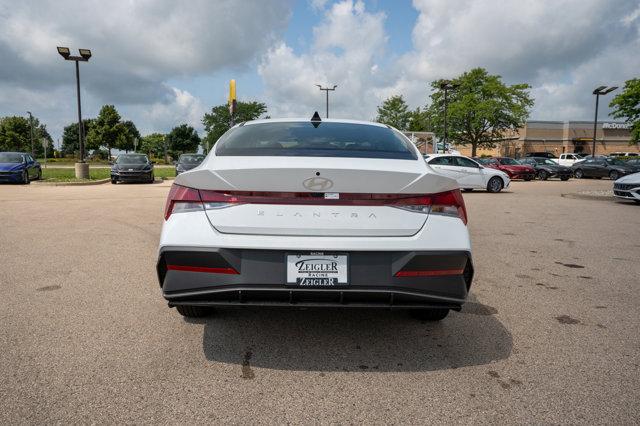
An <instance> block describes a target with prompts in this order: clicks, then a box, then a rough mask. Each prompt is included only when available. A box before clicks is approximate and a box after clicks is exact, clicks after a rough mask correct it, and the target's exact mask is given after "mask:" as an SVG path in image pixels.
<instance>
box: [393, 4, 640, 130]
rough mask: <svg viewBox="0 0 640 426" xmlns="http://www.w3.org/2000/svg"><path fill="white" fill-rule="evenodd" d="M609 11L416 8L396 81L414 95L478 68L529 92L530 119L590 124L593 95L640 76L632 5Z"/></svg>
mask: <svg viewBox="0 0 640 426" xmlns="http://www.w3.org/2000/svg"><path fill="white" fill-rule="evenodd" d="M615 3H616V4H615V5H613V4H612V3H611V2H610V1H607V0H589V1H582V0H567V1H563V2H558V1H556V0H539V1H535V2H505V1H502V0H483V1H470V0H454V1H448V2H446V4H445V3H444V2H440V1H437V0H414V6H415V7H416V9H417V10H418V11H419V13H420V15H419V18H418V22H417V23H416V25H415V27H414V29H413V43H414V47H415V48H414V51H413V52H411V53H409V54H407V55H405V56H404V57H403V58H402V60H401V61H400V63H401V65H400V66H399V68H401V69H404V70H406V73H405V75H404V76H402V77H401V78H400V81H401V82H403V84H404V85H406V86H413V87H415V86H416V84H417V83H416V82H425V81H432V80H435V79H438V78H448V77H452V76H455V75H458V74H460V73H461V72H463V71H465V70H468V69H470V68H473V67H477V66H482V67H485V68H487V69H488V70H489V72H491V73H494V74H499V75H502V76H503V78H504V80H505V81H506V82H508V83H521V82H526V83H529V84H531V85H532V86H533V94H534V96H535V97H536V106H535V108H534V110H533V113H532V117H533V118H545V119H560V120H563V119H588V118H590V115H591V114H592V110H593V106H592V99H591V97H592V96H591V95H590V93H591V91H592V90H593V88H594V87H596V86H598V85H600V84H616V83H617V84H620V83H622V82H623V81H624V80H625V79H628V78H631V77H634V76H636V75H637V70H638V69H639V68H640V58H639V57H638V55H633V54H630V53H631V52H637V51H640V37H639V36H638V29H639V28H640V25H638V22H637V21H638V20H637V17H635V15H636V14H637V10H638V9H636V8H637V2H635V1H632V0H629V1H627V0H622V1H617V2H615ZM634 9H635V10H636V12H634ZM396 84H398V83H396ZM409 98H410V99H411V96H409Z"/></svg>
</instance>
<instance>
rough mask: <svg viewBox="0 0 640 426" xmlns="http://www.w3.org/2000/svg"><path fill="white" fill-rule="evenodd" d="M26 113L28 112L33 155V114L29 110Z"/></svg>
mask: <svg viewBox="0 0 640 426" xmlns="http://www.w3.org/2000/svg"><path fill="white" fill-rule="evenodd" d="M27 114H29V132H30V134H31V156H32V157H33V156H35V151H34V149H35V148H34V146H33V115H32V114H31V111H27Z"/></svg>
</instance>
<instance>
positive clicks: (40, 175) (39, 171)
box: [36, 169, 42, 180]
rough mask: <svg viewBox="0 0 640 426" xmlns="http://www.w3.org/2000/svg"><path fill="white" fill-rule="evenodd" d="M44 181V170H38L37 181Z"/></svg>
mask: <svg viewBox="0 0 640 426" xmlns="http://www.w3.org/2000/svg"><path fill="white" fill-rule="evenodd" d="M41 179H42V169H38V175H37V176H36V180H41Z"/></svg>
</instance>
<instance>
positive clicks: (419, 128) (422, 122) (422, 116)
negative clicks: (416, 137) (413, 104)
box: [408, 107, 433, 132]
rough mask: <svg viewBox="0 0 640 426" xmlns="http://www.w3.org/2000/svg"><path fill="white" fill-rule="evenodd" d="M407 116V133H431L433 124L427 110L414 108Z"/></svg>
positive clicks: (429, 112)
mask: <svg viewBox="0 0 640 426" xmlns="http://www.w3.org/2000/svg"><path fill="white" fill-rule="evenodd" d="M410 114H411V115H410V116H409V128H408V130H409V131H412V132H432V131H433V124H432V120H433V119H432V117H431V111H430V110H429V109H428V108H420V107H418V108H416V109H414V110H413V111H411V113H410Z"/></svg>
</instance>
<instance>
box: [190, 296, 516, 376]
mask: <svg viewBox="0 0 640 426" xmlns="http://www.w3.org/2000/svg"><path fill="white" fill-rule="evenodd" d="M496 313H497V311H496V310H495V308H492V307H490V306H486V305H483V304H481V303H478V302H474V301H473V298H471V301H470V302H468V303H467V304H465V306H464V308H463V310H462V311H461V312H451V313H450V314H449V316H448V317H447V318H446V319H445V320H443V321H442V322H440V323H429V322H425V321H420V320H417V319H414V318H413V317H412V316H411V315H410V314H409V313H408V312H407V311H389V310H383V309H377V310H372V309H368V310H363V309H304V310H303V309H274V308H270V309H261V308H245V309H223V310H218V311H217V312H216V314H215V315H214V316H212V317H209V318H206V319H202V320H188V321H189V322H192V323H204V334H203V343H202V345H203V350H204V354H205V356H206V358H207V359H208V360H209V361H216V362H224V363H229V364H238V365H241V366H242V368H243V371H244V369H245V368H246V367H247V366H248V365H251V366H254V367H261V368H269V369H275V370H295V371H320V372H324V371H327V372H329V371H380V372H393V371H397V372H401V371H433V370H444V369H452V368H459V367H465V366H472V365H483V364H488V363H490V362H492V361H496V360H500V359H505V358H508V357H509V355H510V354H511V349H512V337H511V333H510V332H509V331H508V330H507V329H506V328H505V327H504V326H503V325H502V323H501V322H500V321H499V320H498V319H497V318H496V317H495V314H496Z"/></svg>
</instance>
